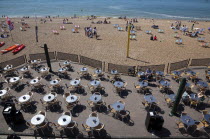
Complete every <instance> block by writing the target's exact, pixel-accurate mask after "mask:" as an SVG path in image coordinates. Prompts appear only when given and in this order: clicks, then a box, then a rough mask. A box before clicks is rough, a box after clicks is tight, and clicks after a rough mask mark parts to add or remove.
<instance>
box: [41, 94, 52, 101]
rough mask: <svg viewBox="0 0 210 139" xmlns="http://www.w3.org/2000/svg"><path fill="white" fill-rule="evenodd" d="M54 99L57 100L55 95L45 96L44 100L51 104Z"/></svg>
mask: <svg viewBox="0 0 210 139" xmlns="http://www.w3.org/2000/svg"><path fill="white" fill-rule="evenodd" d="M53 99H55V96H54V95H53V94H47V95H45V96H44V97H43V100H44V101H45V102H50V101H52V100H53Z"/></svg>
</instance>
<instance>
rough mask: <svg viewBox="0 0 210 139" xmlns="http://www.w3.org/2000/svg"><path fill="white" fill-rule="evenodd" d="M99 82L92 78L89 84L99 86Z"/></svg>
mask: <svg viewBox="0 0 210 139" xmlns="http://www.w3.org/2000/svg"><path fill="white" fill-rule="evenodd" d="M100 83H101V82H100V81H98V80H93V81H91V82H90V85H92V86H99V85H100Z"/></svg>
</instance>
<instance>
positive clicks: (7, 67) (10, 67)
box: [4, 65, 13, 71]
mask: <svg viewBox="0 0 210 139" xmlns="http://www.w3.org/2000/svg"><path fill="white" fill-rule="evenodd" d="M12 67H13V66H12V65H7V66H6V67H4V70H5V71H7V70H10V69H12Z"/></svg>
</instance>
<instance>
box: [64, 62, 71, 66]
mask: <svg viewBox="0 0 210 139" xmlns="http://www.w3.org/2000/svg"><path fill="white" fill-rule="evenodd" d="M63 64H64V65H70V64H71V63H70V62H69V61H64V62H63Z"/></svg>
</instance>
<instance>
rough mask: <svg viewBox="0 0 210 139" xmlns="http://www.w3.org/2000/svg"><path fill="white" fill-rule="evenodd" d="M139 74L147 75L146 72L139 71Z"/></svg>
mask: <svg viewBox="0 0 210 139" xmlns="http://www.w3.org/2000/svg"><path fill="white" fill-rule="evenodd" d="M137 74H138V75H139V76H143V75H145V72H143V71H139V72H138V73H137Z"/></svg>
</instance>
